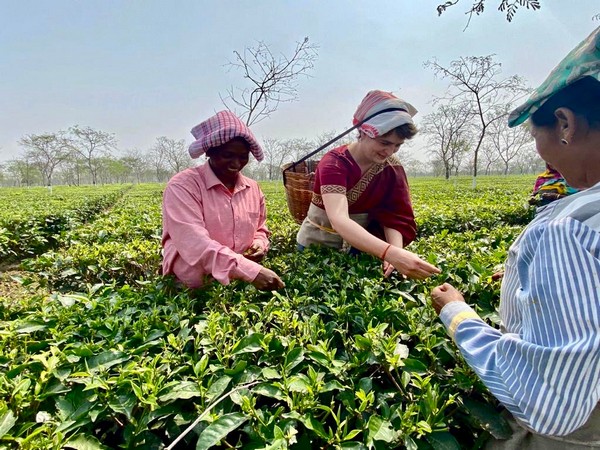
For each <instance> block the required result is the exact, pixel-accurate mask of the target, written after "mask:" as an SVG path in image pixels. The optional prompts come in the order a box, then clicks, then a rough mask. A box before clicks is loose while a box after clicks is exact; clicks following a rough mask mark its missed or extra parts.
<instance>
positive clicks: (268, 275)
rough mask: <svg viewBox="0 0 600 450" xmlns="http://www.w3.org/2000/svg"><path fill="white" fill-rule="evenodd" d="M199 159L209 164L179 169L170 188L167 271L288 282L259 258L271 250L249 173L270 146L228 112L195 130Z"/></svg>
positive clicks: (262, 285)
mask: <svg viewBox="0 0 600 450" xmlns="http://www.w3.org/2000/svg"><path fill="white" fill-rule="evenodd" d="M192 135H193V136H194V138H196V141H195V142H194V143H192V145H190V148H189V152H190V155H191V156H192V158H198V157H199V156H200V155H202V154H206V156H207V157H208V161H207V162H206V163H204V164H203V165H200V166H198V167H194V168H191V169H186V170H184V171H182V172H180V173H178V174H176V175H175V176H174V177H173V178H171V180H170V181H169V183H168V184H167V187H166V189H165V192H164V194H163V233H162V246H163V263H162V268H163V273H164V274H165V275H166V274H173V275H175V277H177V279H178V280H179V281H181V282H182V283H183V284H184V285H186V286H187V287H189V288H198V287H201V286H203V285H205V284H206V283H207V282H209V281H212V280H217V281H218V282H219V283H221V284H225V285H227V284H229V283H230V281H231V280H233V279H240V280H244V281H247V282H249V283H252V284H253V285H254V286H255V287H256V288H257V289H261V290H274V289H280V288H282V287H283V286H284V283H283V281H282V280H281V278H279V276H278V275H277V274H276V273H275V272H273V271H272V270H269V269H267V268H266V267H263V266H262V265H260V264H259V262H260V261H261V260H262V258H263V257H264V256H265V254H266V252H267V250H268V249H269V234H270V233H269V230H268V229H267V227H266V207H265V198H264V195H263V193H262V191H261V190H260V187H259V186H258V184H257V183H256V181H254V180H251V179H250V178H247V177H245V176H244V175H242V173H241V170H242V169H243V168H244V166H245V165H246V164H247V163H248V159H249V154H250V153H252V154H253V155H254V157H255V158H256V159H257V160H258V161H261V160H262V159H263V152H262V149H261V147H260V145H259V144H258V142H257V140H256V138H255V137H254V135H253V134H252V132H251V131H250V129H249V128H248V127H247V126H246V125H245V124H244V123H243V122H242V121H241V120H240V119H238V118H237V117H236V116H235V115H234V114H233V113H231V112H229V111H221V112H219V113H217V114H216V115H215V116H213V117H211V118H209V119H208V120H206V121H204V122H202V123H201V124H199V125H197V126H196V127H194V128H193V129H192Z"/></svg>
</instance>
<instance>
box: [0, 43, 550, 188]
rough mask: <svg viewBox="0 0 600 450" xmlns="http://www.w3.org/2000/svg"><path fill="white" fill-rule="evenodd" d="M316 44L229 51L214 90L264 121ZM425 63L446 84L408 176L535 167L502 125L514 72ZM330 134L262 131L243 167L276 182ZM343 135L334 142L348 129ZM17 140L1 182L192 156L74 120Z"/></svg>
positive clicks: (101, 173) (62, 179)
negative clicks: (224, 88)
mask: <svg viewBox="0 0 600 450" xmlns="http://www.w3.org/2000/svg"><path fill="white" fill-rule="evenodd" d="M316 51H317V47H316V46H314V45H312V44H310V43H309V40H308V38H304V40H302V41H300V42H298V43H297V44H296V47H295V48H294V50H293V51H292V52H291V54H290V56H287V57H286V56H285V55H284V56H281V55H278V56H275V55H273V54H272V53H271V51H270V49H269V47H268V46H267V45H266V44H265V43H263V42H259V43H258V45H257V46H256V47H253V48H252V47H250V48H247V49H245V50H244V51H242V52H237V51H236V52H234V54H235V58H236V59H235V61H234V62H233V63H230V65H231V67H232V68H235V69H239V70H241V72H242V80H243V81H242V82H240V85H239V86H238V87H236V88H235V89H233V88H232V89H231V90H229V91H228V92H227V95H226V96H222V97H221V98H222V101H223V104H224V105H225V106H226V107H227V108H229V109H231V110H232V111H234V112H235V113H236V114H237V115H238V116H239V117H241V118H243V119H244V120H245V121H246V123H247V124H249V125H250V124H252V123H256V122H258V121H260V120H264V119H267V118H268V117H270V115H271V114H272V113H274V112H275V111H276V110H277V107H278V105H279V104H280V103H281V102H286V101H295V100H297V97H298V96H297V87H296V80H297V78H298V77H300V76H309V75H308V73H309V71H310V70H311V69H312V68H313V65H314V61H315V59H316ZM425 67H427V68H429V69H431V70H432V71H433V73H434V74H435V76H436V78H437V79H438V80H439V81H440V82H444V83H446V88H447V90H446V93H445V94H444V95H443V96H439V97H434V98H433V102H432V104H433V106H434V109H433V111H432V112H431V113H429V114H428V115H426V116H425V117H424V118H423V121H422V123H421V126H420V128H421V129H420V135H421V136H423V138H424V140H425V151H426V154H427V156H428V160H426V161H422V160H419V159H416V158H413V157H412V156H411V145H410V144H408V145H407V146H403V147H402V149H401V151H400V154H399V155H398V156H399V157H400V159H401V161H402V162H403V165H404V167H405V169H406V171H407V173H408V174H409V176H419V175H434V176H443V177H445V178H446V179H449V178H450V177H451V176H456V175H460V174H468V175H471V176H472V177H473V186H475V185H476V180H477V176H478V175H479V174H480V173H481V172H482V171H483V173H484V174H486V175H489V174H505V175H506V174H509V173H535V172H539V171H540V170H541V169H542V168H543V163H542V161H541V159H540V158H539V156H538V155H537V153H536V151H535V147H534V142H533V139H532V137H531V135H530V133H529V130H528V129H527V127H517V128H508V126H507V124H506V123H507V120H506V119H507V116H508V113H509V112H510V110H511V109H512V108H513V107H514V106H515V104H516V103H517V102H519V101H521V100H522V99H523V98H524V97H526V96H527V95H528V94H529V91H530V89H529V88H528V87H527V86H526V84H525V81H524V80H523V79H522V78H521V77H519V76H517V75H512V76H504V75H503V74H502V68H501V63H499V62H498V61H496V60H495V55H487V56H470V57H461V58H458V59H456V60H454V61H451V62H450V63H448V64H442V63H440V62H439V61H437V60H430V61H427V62H425ZM244 82H245V83H247V84H246V85H244ZM336 134H337V133H336V132H334V131H329V132H323V133H322V134H320V135H318V136H316V137H315V138H313V139H308V138H295V139H274V138H265V139H263V142H262V145H263V149H264V153H265V160H264V161H263V162H262V163H261V164H257V163H256V162H255V161H253V160H252V159H251V161H252V162H251V163H250V164H249V165H248V166H247V167H246V168H245V169H244V171H245V173H246V174H247V175H248V176H250V177H252V178H255V179H257V180H280V179H281V177H282V175H281V170H282V166H283V165H284V164H285V163H288V162H292V161H297V160H298V159H300V158H301V157H302V156H304V155H306V154H308V153H309V152H310V151H312V150H313V149H315V148H317V147H319V146H321V145H322V144H323V143H325V142H327V141H329V140H330V139H331V138H332V137H333V136H335V135H336ZM344 139H345V140H341V141H339V142H337V143H336V144H335V145H340V144H342V143H345V142H349V141H350V140H352V139H353V136H350V135H348V136H346V137H345V138H344ZM19 144H20V146H21V148H22V149H23V153H22V155H21V156H20V157H18V158H16V159H13V160H10V161H7V162H5V163H3V164H0V183H1V184H2V185H3V186H33V185H45V186H50V185H52V184H67V185H80V184H93V185H95V184H98V183H101V184H107V183H131V182H135V183H141V182H160V183H163V182H166V181H167V180H168V179H169V178H170V177H171V176H172V175H174V174H175V173H177V172H180V171H181V170H183V169H185V168H188V167H191V166H193V165H194V164H195V163H194V162H193V161H192V160H191V159H190V157H189V155H188V152H187V144H186V142H185V140H184V139H174V138H170V137H167V136H160V137H157V138H156V141H155V142H154V144H153V145H152V146H151V147H150V148H148V149H145V150H143V151H142V150H139V149H131V150H126V151H124V152H120V151H119V150H118V149H117V140H116V137H115V136H114V134H112V133H109V132H105V131H101V130H97V129H94V128H91V127H82V126H78V125H75V126H72V127H70V128H69V129H67V130H64V131H57V132H52V133H45V134H39V135H36V134H29V135H26V136H23V137H22V138H21V139H20V141H19ZM327 150H328V149H325V150H324V151H327ZM319 156H320V155H315V157H314V158H315V159H318V158H319Z"/></svg>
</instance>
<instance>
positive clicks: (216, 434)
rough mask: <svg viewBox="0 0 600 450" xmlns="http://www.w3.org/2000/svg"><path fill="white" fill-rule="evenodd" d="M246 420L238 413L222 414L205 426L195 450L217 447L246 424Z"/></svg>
mask: <svg viewBox="0 0 600 450" xmlns="http://www.w3.org/2000/svg"><path fill="white" fill-rule="evenodd" d="M247 420H248V418H247V417H246V416H245V415H243V414H240V413H229V414H224V415H222V416H221V417H219V418H218V419H217V420H215V421H214V422H213V423H211V424H210V425H209V426H207V427H206V428H205V429H204V430H203V431H202V433H200V436H199V438H198V442H197V444H196V450H206V449H209V448H210V447H212V446H213V445H217V444H218V443H219V442H221V439H223V438H224V437H226V436H227V435H228V434H229V433H231V432H232V431H233V430H235V429H237V428H238V427H240V425H242V424H243V423H244V422H246V421H247Z"/></svg>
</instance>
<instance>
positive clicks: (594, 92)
mask: <svg viewBox="0 0 600 450" xmlns="http://www.w3.org/2000/svg"><path fill="white" fill-rule="evenodd" d="M562 107H565V108H569V109H570V110H571V111H573V112H574V113H575V114H576V115H579V116H582V117H584V118H585V119H587V121H588V122H589V123H590V126H591V127H593V128H600V81H598V80H596V79H595V78H593V77H590V76H588V77H584V78H582V79H580V80H577V81H576V82H575V83H572V84H570V85H568V86H566V87H564V88H563V89H561V90H560V91H558V92H557V93H556V94H554V95H553V96H551V97H550V98H549V99H548V100H546V101H545V102H544V103H543V104H542V106H541V107H540V109H538V110H537V111H536V112H535V113H533V114H532V115H531V123H533V125H535V126H536V127H552V126H554V125H555V124H556V121H557V118H556V116H555V115H554V111H556V110H557V109H558V108H562Z"/></svg>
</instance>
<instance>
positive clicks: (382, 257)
mask: <svg viewBox="0 0 600 450" xmlns="http://www.w3.org/2000/svg"><path fill="white" fill-rule="evenodd" d="M391 246H392V244H388V246H387V247H386V248H385V250H384V251H383V255H381V259H382V260H384V261H385V255H387V252H388V250H389V249H390V247H391Z"/></svg>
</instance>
